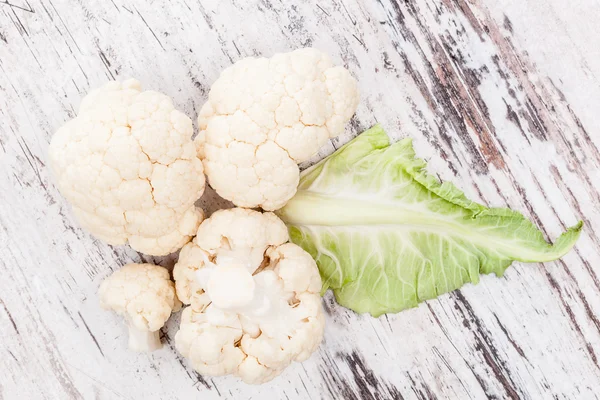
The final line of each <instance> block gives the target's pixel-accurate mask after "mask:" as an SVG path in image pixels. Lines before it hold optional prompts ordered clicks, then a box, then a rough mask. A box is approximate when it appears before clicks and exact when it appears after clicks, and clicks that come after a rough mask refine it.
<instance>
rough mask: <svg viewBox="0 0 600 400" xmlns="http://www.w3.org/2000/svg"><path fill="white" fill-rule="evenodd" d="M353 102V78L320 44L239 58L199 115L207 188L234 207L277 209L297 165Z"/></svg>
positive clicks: (334, 131) (337, 126)
mask: <svg viewBox="0 0 600 400" xmlns="http://www.w3.org/2000/svg"><path fill="white" fill-rule="evenodd" d="M357 106H358V89H357V84H356V80H355V79H354V78H353V77H352V76H351V75H350V73H349V72H348V71H347V70H346V69H345V68H343V67H339V66H337V67H336V66H334V65H333V62H332V61H331V59H330V58H329V56H328V55H327V54H325V53H323V52H321V51H319V50H316V49H311V48H304V49H299V50H295V51H292V52H290V53H281V54H275V55H274V56H273V57H271V58H253V57H250V58H245V59H243V60H241V61H238V62H237V63H235V64H234V65H232V66H231V67H229V68H227V69H225V70H224V71H223V72H222V73H221V75H220V76H219V78H218V79H217V81H216V82H215V83H214V84H213V85H212V87H211V90H210V93H209V95H208V102H207V103H206V104H205V105H204V106H203V107H202V109H201V111H200V115H199V117H198V125H199V129H200V133H199V135H198V137H197V138H196V145H197V147H198V149H199V154H200V155H201V157H202V158H203V160H204V168H205V170H206V174H207V176H208V179H209V182H210V184H211V186H212V187H213V188H214V189H215V190H216V191H217V193H219V195H220V196H221V197H223V198H226V199H227V200H230V201H232V202H233V203H234V204H235V205H237V206H239V207H249V208H253V207H262V208H263V209H265V210H277V209H279V208H281V207H283V206H284V205H285V203H286V202H287V201H288V200H289V199H290V198H292V196H293V195H294V194H295V193H296V187H297V186H298V179H299V169H298V166H297V164H298V163H300V162H302V161H305V160H307V159H308V158H310V157H311V156H312V155H314V154H315V153H316V152H317V151H318V150H319V148H320V147H321V146H323V145H324V144H325V143H326V142H327V141H328V140H329V139H330V138H333V137H335V136H338V135H339V134H341V133H342V132H343V131H344V126H345V125H346V123H347V122H348V121H349V120H350V118H352V115H354V112H355V111H356V107H357Z"/></svg>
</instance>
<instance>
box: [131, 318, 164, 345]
mask: <svg viewBox="0 0 600 400" xmlns="http://www.w3.org/2000/svg"><path fill="white" fill-rule="evenodd" d="M127 325H128V327H129V350H132V351H137V352H147V351H154V350H158V349H160V348H161V347H162V343H161V342H160V334H159V333H160V331H154V332H152V331H147V330H144V329H138V328H136V327H135V325H134V324H132V323H128V324H127Z"/></svg>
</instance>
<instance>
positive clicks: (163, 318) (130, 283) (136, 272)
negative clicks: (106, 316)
mask: <svg viewBox="0 0 600 400" xmlns="http://www.w3.org/2000/svg"><path fill="white" fill-rule="evenodd" d="M98 295H99V298H100V305H101V306H102V308H105V309H108V310H113V311H114V312H116V313H117V314H119V315H121V316H123V317H124V318H125V321H126V322H127V326H128V327H129V348H130V349H131V350H133V351H154V350H157V349H159V348H160V347H161V346H162V345H161V343H160V338H159V329H160V328H162V326H163V325H164V324H165V322H167V320H168V319H169V317H170V316H171V312H172V311H177V310H179V309H180V308H181V302H180V301H179V300H178V299H177V296H176V294H175V287H174V284H173V281H171V279H170V277H169V271H167V270H166V269H165V268H163V267H159V266H158V265H152V264H127V265H125V266H124V267H123V268H121V269H120V270H118V271H116V272H114V273H113V274H112V275H110V276H109V277H108V278H106V279H105V280H104V281H103V282H102V284H101V285H100V289H99V291H98Z"/></svg>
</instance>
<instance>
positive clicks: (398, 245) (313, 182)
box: [278, 126, 583, 316]
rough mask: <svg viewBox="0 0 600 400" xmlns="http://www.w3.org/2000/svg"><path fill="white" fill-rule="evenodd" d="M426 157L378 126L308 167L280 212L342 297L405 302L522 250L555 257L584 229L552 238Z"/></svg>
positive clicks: (472, 277) (379, 304)
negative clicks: (431, 166) (474, 195)
mask: <svg viewBox="0 0 600 400" xmlns="http://www.w3.org/2000/svg"><path fill="white" fill-rule="evenodd" d="M425 167H426V163H425V162H424V161H423V160H421V159H418V158H416V157H415V152H414V149H413V146H412V141H411V139H404V140H401V141H399V142H397V143H394V144H392V145H390V143H389V139H388V137H387V135H386V133H385V132H384V131H383V129H382V128H381V127H379V126H375V127H373V128H371V129H369V130H368V131H366V132H364V133H362V134H361V135H359V136H358V137H357V138H356V139H354V140H353V141H351V142H350V143H348V144H347V145H345V146H344V147H342V148H341V149H339V150H338V151H336V152H335V153H334V154H333V155H331V156H330V157H328V158H326V159H324V160H323V161H321V162H320V163H318V164H316V165H314V166H313V167H311V168H309V169H307V170H306V171H304V172H303V173H302V175H301V178H300V185H299V188H298V193H297V194H296V196H295V197H294V198H292V200H290V202H289V203H288V204H287V205H286V206H285V207H284V208H283V209H281V210H280V211H279V212H278V214H279V216H280V217H281V218H282V219H283V220H284V221H285V222H286V224H287V225H288V227H289V231H290V236H291V239H292V241H293V242H294V243H296V244H298V245H300V246H302V247H303V248H304V249H305V250H306V251H308V252H309V253H310V254H311V255H312V256H313V257H314V259H315V260H316V262H317V264H318V266H319V270H320V272H321V277H322V278H323V292H325V291H326V290H327V289H329V288H331V289H333V291H334V294H335V296H336V299H337V301H338V302H339V303H340V304H341V305H343V306H345V307H348V308H350V309H352V310H354V311H356V312H359V313H363V312H369V313H371V314H372V315H374V316H379V315H381V314H383V313H390V312H398V311H401V310H404V309H406V308H410V307H414V306H416V305H417V304H418V303H419V302H421V301H424V300H428V299H432V298H434V297H437V296H438V295H440V294H442V293H446V292H450V291H452V290H455V289H458V288H459V287H461V286H462V285H464V284H465V283H468V282H471V283H477V282H478V281H479V275H480V274H489V273H495V274H496V275H497V276H501V275H502V274H503V273H504V271H505V270H506V268H507V267H508V266H509V265H510V264H511V263H512V261H514V260H517V261H524V262H544V261H551V260H555V259H557V258H559V257H561V256H563V255H564V254H565V253H567V252H568V251H569V250H570V249H571V248H572V247H573V245H574V244H575V241H576V240H577V238H578V237H579V233H580V231H581V228H582V225H583V224H582V223H581V222H579V223H578V224H577V225H575V226H574V227H572V228H569V229H568V230H567V231H566V232H565V233H563V234H562V235H561V236H560V237H559V238H558V239H557V240H556V242H555V243H554V244H553V245H552V244H550V243H547V242H546V241H545V239H544V236H543V235H542V233H541V232H540V231H539V230H538V229H537V228H536V227H535V226H534V225H533V224H532V223H531V222H530V221H529V220H528V219H527V218H525V217H524V216H523V215H521V214H519V213H518V212H515V211H512V210H509V209H506V208H488V207H485V206H483V205H481V204H478V203H475V202H473V201H471V200H469V199H467V197H466V196H465V195H464V194H463V193H462V192H461V191H460V190H459V189H458V188H456V187H455V186H454V185H453V184H451V183H449V182H444V183H440V182H439V181H438V180H437V179H436V178H435V177H434V176H432V175H429V174H427V172H426V171H425Z"/></svg>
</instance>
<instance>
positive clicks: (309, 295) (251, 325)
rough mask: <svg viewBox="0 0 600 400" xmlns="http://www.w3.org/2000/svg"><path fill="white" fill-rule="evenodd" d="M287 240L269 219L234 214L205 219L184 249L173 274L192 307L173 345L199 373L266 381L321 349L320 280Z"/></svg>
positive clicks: (267, 215) (247, 212)
mask: <svg viewBox="0 0 600 400" xmlns="http://www.w3.org/2000/svg"><path fill="white" fill-rule="evenodd" d="M288 240H289V237H288V233H287V230H286V227H285V225H284V224H283V222H282V221H281V220H280V219H279V218H277V217H276V216H275V215H274V214H272V213H264V214H263V213H260V212H257V211H253V210H247V209H240V208H235V209H230V210H221V211H217V212H216V213H215V214H213V216H211V217H210V218H209V219H207V220H205V221H204V222H203V223H202V224H201V225H200V227H199V228H198V234H197V236H196V238H195V239H194V241H193V242H192V243H188V244H187V245H186V246H185V247H184V248H183V250H182V252H181V257H180V259H179V261H178V263H177V264H176V265H175V269H174V271H173V274H174V276H175V282H176V288H177V293H178V295H179V297H180V298H181V299H182V301H183V302H184V303H185V304H190V305H191V306H190V307H187V308H186V309H185V310H184V312H183V315H182V320H181V328H180V330H179V332H178V333H177V334H176V336H175V344H176V347H177V349H178V350H179V352H180V353H181V354H182V355H183V356H185V357H187V358H189V360H190V362H191V364H192V366H193V367H194V369H196V370H197V371H198V372H199V373H201V374H205V375H212V376H216V375H227V374H233V375H236V376H239V377H240V378H242V380H244V382H246V383H253V384H258V383H264V382H267V381H269V380H271V379H273V378H274V377H276V376H277V375H279V374H280V373H281V372H282V371H283V370H284V369H285V368H286V367H287V366H288V365H289V364H290V363H291V362H293V361H304V360H306V359H307V358H308V357H309V356H310V355H311V354H312V353H313V352H314V351H315V350H316V349H317V348H318V346H319V344H320V343H321V340H322V339H323V329H324V326H325V318H324V314H323V308H322V305H321V298H320V295H319V291H320V290H321V278H320V276H319V271H318V269H317V266H316V264H315V261H314V260H313V259H312V258H311V256H310V255H309V254H308V253H306V252H305V251H304V250H302V249H301V248H300V247H298V246H296V245H295V244H292V243H286V242H287V241H288Z"/></svg>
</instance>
